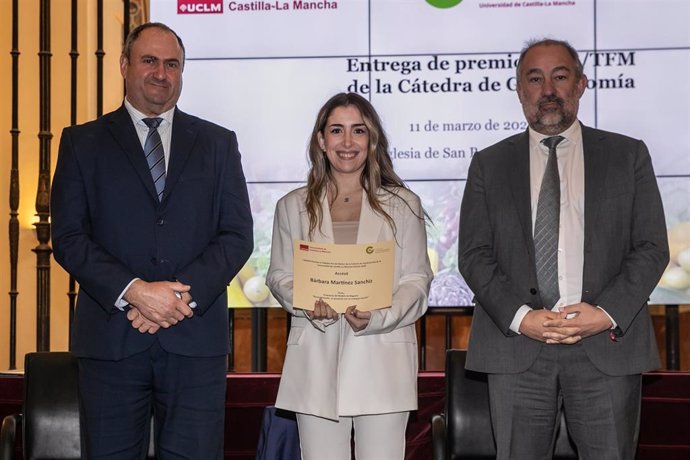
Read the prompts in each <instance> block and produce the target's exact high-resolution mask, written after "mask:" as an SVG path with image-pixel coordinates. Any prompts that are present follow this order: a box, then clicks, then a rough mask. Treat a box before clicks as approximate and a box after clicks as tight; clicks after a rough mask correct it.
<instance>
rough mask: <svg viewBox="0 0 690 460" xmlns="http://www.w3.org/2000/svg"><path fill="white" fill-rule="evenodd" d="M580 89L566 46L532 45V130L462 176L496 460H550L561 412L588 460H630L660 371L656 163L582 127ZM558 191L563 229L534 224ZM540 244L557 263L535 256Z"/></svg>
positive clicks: (520, 71) (471, 361) (663, 247)
mask: <svg viewBox="0 0 690 460" xmlns="http://www.w3.org/2000/svg"><path fill="white" fill-rule="evenodd" d="M586 86H587V77H586V76H585V75H584V74H583V71H582V64H581V62H580V59H579V57H578V54H577V52H576V51H575V50H574V49H573V47H572V46H570V45H569V44H568V43H566V42H562V41H557V40H548V39H547V40H542V41H537V42H532V43H530V44H528V46H527V47H526V48H525V49H524V50H523V51H522V53H521V55H520V60H519V64H518V68H517V94H518V97H519V99H520V103H521V104H522V108H523V112H524V114H525V117H526V119H527V121H528V123H529V130H527V131H526V132H523V133H520V134H517V135H515V136H512V137H509V138H507V139H505V140H503V141H501V142H499V143H497V144H495V145H493V146H490V147H488V148H486V149H484V150H483V151H481V152H479V153H477V154H476V155H475V156H474V157H473V159H472V163H471V165H470V168H469V172H468V177H467V185H466V187H465V193H464V197H463V201H462V207H461V213H460V244H459V247H460V248H459V249H460V254H459V257H460V261H459V266H460V271H461V273H462V274H463V276H464V277H465V280H466V281H467V284H468V285H469V287H470V288H471V289H472V291H473V292H474V294H475V297H476V299H475V300H476V308H475V312H474V318H473V321H472V329H471V333H470V341H469V346H468V356H467V368H468V369H472V370H475V371H479V372H485V373H488V374H489V375H488V381H489V395H490V403H491V420H492V425H493V429H494V436H495V438H496V447H497V451H498V457H497V458H499V459H525V460H535V459H547V458H551V455H552V453H553V443H554V429H555V426H556V421H557V420H558V418H557V417H558V414H559V413H560V410H561V409H562V410H564V411H565V417H566V420H567V425H568V431H569V433H570V435H571V436H572V438H573V440H574V441H575V444H576V445H577V450H578V454H579V455H580V458H583V459H597V460H613V459H617V460H627V459H632V458H634V456H635V449H636V444H637V433H638V428H639V417H640V394H641V381H642V379H641V373H642V372H645V371H649V370H651V369H654V368H657V367H658V366H659V355H658V352H657V347H656V340H655V337H654V330H653V328H652V322H651V319H650V316H649V313H648V311H647V299H648V296H649V294H650V293H651V291H652V289H653V288H654V286H655V285H656V283H657V281H658V280H659V277H660V276H661V273H662V272H663V270H664V268H665V267H666V264H667V263H668V258H669V252H668V243H667V236H666V226H665V221H664V212H663V207H662V204H661V197H660V194H659V190H658V187H657V183H656V178H655V176H654V171H653V169H652V161H651V158H650V156H649V152H648V150H647V147H646V146H645V144H644V143H643V142H642V141H639V140H636V139H632V138H630V137H627V136H623V135H620V134H615V133H610V132H606V131H601V130H598V129H592V128H588V127H586V126H583V125H582V124H581V123H580V122H579V121H578V119H577V113H578V108H579V100H580V97H581V96H582V94H583V93H584V91H585V88H586ZM550 165H552V166H553V167H554V168H549V166H550ZM554 169H555V170H554ZM546 171H549V172H550V174H548V175H547V174H546V173H545V172H546ZM556 171H557V173H556ZM547 177H548V178H549V180H548V181H547ZM542 178H543V181H542ZM542 183H550V184H552V185H553V187H542ZM544 190H548V193H543V191H544ZM556 190H558V194H559V195H560V196H558V197H557V198H556V199H553V200H552V204H553V208H549V209H551V210H552V211H553V212H551V213H550V215H551V216H555V217H558V220H557V221H556V222H554V224H555V225H548V226H546V225H545V226H541V225H537V222H538V221H539V220H540V219H539V215H540V208H541V207H542V203H541V201H542V198H541V197H542V196H545V197H547V199H546V200H544V201H547V202H548V201H549V198H548V197H553V196H554V195H556ZM545 220H548V219H545ZM551 222H553V221H551ZM537 228H539V229H541V230H539V231H537V230H535V229H537ZM551 230H553V231H551ZM544 234H549V235H551V237H552V238H551V241H552V242H553V243H554V244H553V245H551V246H550V247H551V249H552V250H550V251H541V250H537V248H539V247H541V243H542V242H543V241H544V240H543V238H542V236H543V235H544ZM537 242H539V243H540V244H537ZM545 260H546V261H548V263H543V261H545ZM539 261H541V262H539ZM538 262H539V263H538ZM538 265H539V267H538ZM542 267H543V268H544V269H543V270H542ZM549 281H551V282H549ZM551 288H553V289H551Z"/></svg>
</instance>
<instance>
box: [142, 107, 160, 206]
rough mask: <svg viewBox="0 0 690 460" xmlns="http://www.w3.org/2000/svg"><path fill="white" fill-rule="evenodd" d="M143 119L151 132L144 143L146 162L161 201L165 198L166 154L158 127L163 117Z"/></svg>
mask: <svg viewBox="0 0 690 460" xmlns="http://www.w3.org/2000/svg"><path fill="white" fill-rule="evenodd" d="M142 121H143V122H144V123H146V126H148V127H149V133H148V135H147V136H146V142H145V143H144V154H145V155H146V162H147V163H148V164H149V171H150V172H151V177H152V178H153V185H154V186H155V187H156V193H157V194H158V201H160V200H162V199H163V189H165V154H164V153H163V142H162V141H161V136H160V134H158V127H159V126H160V124H161V122H162V121H163V119H162V118H144V119H143V120H142Z"/></svg>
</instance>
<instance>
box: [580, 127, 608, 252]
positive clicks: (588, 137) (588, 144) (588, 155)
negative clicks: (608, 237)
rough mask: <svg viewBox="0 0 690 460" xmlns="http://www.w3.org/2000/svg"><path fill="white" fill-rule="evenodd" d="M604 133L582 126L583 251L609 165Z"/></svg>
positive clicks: (590, 234) (594, 218)
mask: <svg viewBox="0 0 690 460" xmlns="http://www.w3.org/2000/svg"><path fill="white" fill-rule="evenodd" d="M604 136H605V135H604V134H603V133H601V132H599V131H597V130H594V129H592V128H588V127H586V126H582V151H583V154H584V161H585V253H587V249H588V247H589V245H590V244H591V240H592V235H593V232H594V223H595V222H596V221H598V219H597V213H598V209H599V206H598V202H599V200H600V199H601V197H602V196H604V187H605V183H606V182H605V177H606V174H607V168H608V166H609V164H608V161H607V156H606V152H605V150H604V142H602V140H603V139H602V138H603V137H604Z"/></svg>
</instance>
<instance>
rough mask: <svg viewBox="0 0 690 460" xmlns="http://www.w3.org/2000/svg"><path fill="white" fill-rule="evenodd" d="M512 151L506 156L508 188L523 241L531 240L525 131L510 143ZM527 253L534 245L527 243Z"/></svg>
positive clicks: (530, 205) (532, 249)
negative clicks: (515, 209)
mask: <svg viewBox="0 0 690 460" xmlns="http://www.w3.org/2000/svg"><path fill="white" fill-rule="evenodd" d="M512 147H513V151H512V152H511V153H510V155H509V156H508V159H507V161H508V162H509V167H508V168H507V169H506V170H507V171H508V175H509V179H508V180H509V182H510V189H511V190H512V191H513V198H514V200H515V206H516V208H517V213H518V219H519V220H520V226H521V227H522V233H523V235H524V238H525V241H527V242H532V200H531V196H530V176H529V174H530V173H529V134H528V131H525V132H524V133H522V134H521V135H519V136H517V137H516V138H515V140H514V141H513V143H512ZM527 247H528V250H529V253H530V254H533V253H534V245H533V244H528V245H527Z"/></svg>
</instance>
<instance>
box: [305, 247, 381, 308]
mask: <svg viewBox="0 0 690 460" xmlns="http://www.w3.org/2000/svg"><path fill="white" fill-rule="evenodd" d="M293 254H294V266H293V275H294V280H293V299H292V303H293V305H294V306H295V307H296V308H301V309H304V310H313V309H314V303H315V302H316V301H317V300H319V299H321V300H323V301H324V302H326V303H327V304H328V305H330V306H331V308H333V309H334V310H335V311H337V312H338V313H344V312H345V310H346V309H347V307H349V306H351V305H356V306H357V309H358V310H362V311H369V310H376V309H378V308H385V307H390V306H391V303H392V299H393V267H394V260H395V244H394V242H393V241H381V242H377V243H369V244H327V243H313V242H309V241H301V240H295V241H294V252H293Z"/></svg>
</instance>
